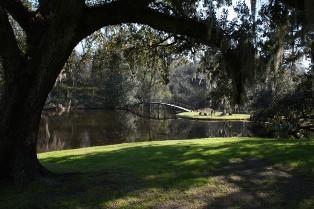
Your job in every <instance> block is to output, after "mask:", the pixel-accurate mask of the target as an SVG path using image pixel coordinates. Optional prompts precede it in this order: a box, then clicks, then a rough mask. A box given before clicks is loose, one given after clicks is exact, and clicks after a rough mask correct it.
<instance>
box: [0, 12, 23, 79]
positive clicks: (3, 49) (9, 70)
mask: <svg viewBox="0 0 314 209" xmlns="http://www.w3.org/2000/svg"><path fill="white" fill-rule="evenodd" d="M21 54H22V53H21V51H20V49H19V47H18V45H17V42H16V39H15V36H14V32H13V29H12V27H11V25H10V22H9V19H8V15H7V14H6V12H5V10H4V9H3V8H2V7H1V6H0V57H1V58H2V63H3V68H4V73H5V78H6V77H7V76H8V75H11V74H13V72H14V71H16V69H17V68H18V67H19V65H20V64H21V62H22V55H21Z"/></svg>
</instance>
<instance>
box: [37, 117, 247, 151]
mask: <svg viewBox="0 0 314 209" xmlns="http://www.w3.org/2000/svg"><path fill="white" fill-rule="evenodd" d="M248 125H249V124H248V123H247V122H209V121H194V120H186V119H171V120H153V119H145V118H142V117H139V116H136V115H134V114H132V113H129V112H124V111H84V112H71V113H64V114H62V115H51V114H50V115H49V114H44V115H43V116H42V121H41V126H40V131H39V140H38V148H37V149H38V152H46V151H52V150H62V149H71V148H79V147H89V146H97V145H106V144H118V143H123V142H137V141H152V140H166V139H189V138H203V137H230V136H251V135H252V134H251V133H250V131H249V129H248Z"/></svg>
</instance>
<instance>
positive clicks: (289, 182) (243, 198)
mask: <svg viewBox="0 0 314 209" xmlns="http://www.w3.org/2000/svg"><path fill="white" fill-rule="evenodd" d="M39 158H40V160H41V162H42V163H43V164H44V165H45V166H47V167H48V168H50V169H51V170H53V171H55V172H59V173H64V172H77V173H74V174H69V175H63V176H59V177H57V178H56V179H55V180H56V181H49V183H48V185H47V184H45V186H43V185H42V184H34V185H31V186H30V187H28V188H24V189H23V190H18V189H9V188H6V187H3V186H2V187H1V188H0V208H19V209H23V208H45V209H49V208H58V209H59V208H73V209H76V208H77V209H78V208H80V209H83V208H237V209H240V208H243V209H244V208H255V209H256V208H261V209H262V208H263V209H264V208H276V209H281V208H282V209H289V208H290V209H301V208H302V209H303V208H304V209H310V208H314V180H313V174H314V141H288V140H273V139H256V138H219V139H195V140H179V141H160V142H155V141H154V142H141V143H132V144H120V145H111V146H102V147H91V148H84V149H76V150H66V151H59V152H50V153H43V154H40V155H39Z"/></svg>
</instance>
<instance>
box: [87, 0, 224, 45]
mask: <svg viewBox="0 0 314 209" xmlns="http://www.w3.org/2000/svg"><path fill="white" fill-rule="evenodd" d="M209 22H211V23H213V24H209V23H208V21H207V22H205V21H203V22H201V21H198V20H195V19H191V18H187V17H176V16H172V15H169V14H165V13H162V12H158V11H156V10H154V9H150V8H147V7H145V8H143V7H137V6H136V5H133V6H131V5H128V4H121V3H119V2H115V3H111V4H106V5H103V6H101V7H95V8H88V9H87V11H86V18H85V22H84V23H83V24H84V26H82V28H84V32H86V34H84V35H83V36H87V35H89V34H91V33H92V32H94V31H96V30H99V29H100V28H102V27H104V26H107V25H116V24H121V23H138V24H143V25H148V26H151V27H152V28H154V29H157V30H161V31H164V32H168V33H174V34H180V35H184V36H188V37H191V38H195V39H196V40H198V41H199V42H201V43H203V44H206V45H210V46H213V47H217V48H221V47H222V46H224V45H225V44H226V41H227V38H226V37H225V35H224V33H223V30H221V29H220V28H219V26H218V25H216V24H215V23H214V20H209Z"/></svg>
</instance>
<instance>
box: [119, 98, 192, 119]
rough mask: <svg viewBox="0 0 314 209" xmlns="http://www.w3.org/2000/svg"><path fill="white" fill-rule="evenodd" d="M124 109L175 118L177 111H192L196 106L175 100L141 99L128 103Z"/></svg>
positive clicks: (144, 114)
mask: <svg viewBox="0 0 314 209" xmlns="http://www.w3.org/2000/svg"><path fill="white" fill-rule="evenodd" d="M122 109H125V110H127V111H130V112H132V113H134V114H137V115H139V116H141V117H145V118H152V119H170V118H175V117H176V114H177V113H181V112H192V111H193V109H194V108H193V107H191V106H189V105H186V104H182V103H178V102H173V101H170V102H168V101H141V102H137V103H134V104H129V105H126V106H125V107H123V108H122Z"/></svg>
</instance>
